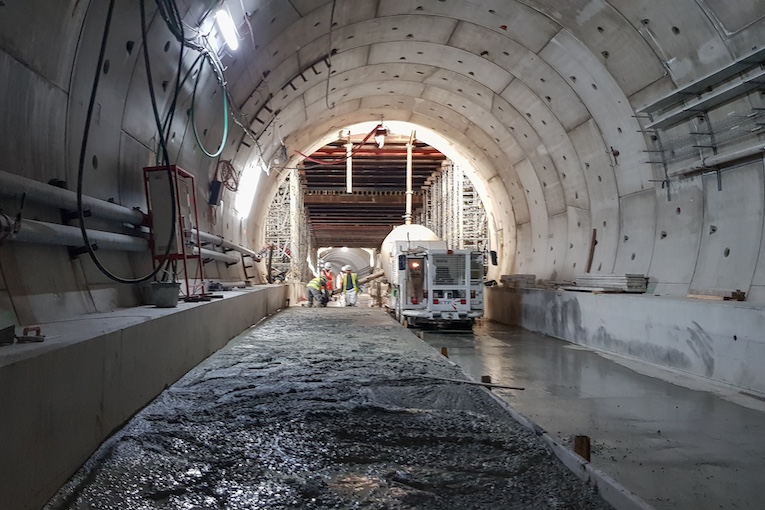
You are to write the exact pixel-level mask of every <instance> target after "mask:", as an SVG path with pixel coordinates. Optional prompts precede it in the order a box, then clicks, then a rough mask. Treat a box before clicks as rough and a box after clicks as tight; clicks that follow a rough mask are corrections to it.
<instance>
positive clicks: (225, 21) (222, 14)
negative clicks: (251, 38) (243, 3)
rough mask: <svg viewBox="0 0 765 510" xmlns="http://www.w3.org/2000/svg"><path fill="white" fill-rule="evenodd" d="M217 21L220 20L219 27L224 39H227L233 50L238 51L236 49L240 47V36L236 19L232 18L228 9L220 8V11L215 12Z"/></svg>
mask: <svg viewBox="0 0 765 510" xmlns="http://www.w3.org/2000/svg"><path fill="white" fill-rule="evenodd" d="M215 21H217V22H218V28H219V29H220V31H221V33H222V34H223V39H224V40H225V41H226V44H227V45H228V47H229V48H230V49H231V51H236V49H237V48H239V37H238V34H237V31H236V26H235V25H234V21H233V20H232V19H231V15H230V14H229V13H228V11H227V10H226V9H219V10H218V12H216V13H215Z"/></svg>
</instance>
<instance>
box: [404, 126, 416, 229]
mask: <svg viewBox="0 0 765 510" xmlns="http://www.w3.org/2000/svg"><path fill="white" fill-rule="evenodd" d="M413 139H414V132H412V136H411V139H410V140H409V143H408V144H406V213H405V214H404V223H405V224H407V225H411V224H412V145H413V143H412V142H413V141H414V140H413Z"/></svg>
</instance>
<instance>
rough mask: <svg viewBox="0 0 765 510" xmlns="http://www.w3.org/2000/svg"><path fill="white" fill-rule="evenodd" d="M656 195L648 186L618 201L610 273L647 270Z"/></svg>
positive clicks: (651, 246)
mask: <svg viewBox="0 0 765 510" xmlns="http://www.w3.org/2000/svg"><path fill="white" fill-rule="evenodd" d="M656 198H657V197H656V192H655V191H654V190H653V189H649V190H646V191H643V192H641V193H635V194H634V195H629V196H626V197H621V199H620V200H619V202H620V204H619V222H620V225H619V246H618V248H617V252H616V264H615V265H614V273H616V274H622V273H636V274H647V273H648V268H649V266H650V264H651V257H652V255H653V244H654V239H655V232H656Z"/></svg>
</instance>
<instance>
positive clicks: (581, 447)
mask: <svg viewBox="0 0 765 510" xmlns="http://www.w3.org/2000/svg"><path fill="white" fill-rule="evenodd" d="M574 453H576V454H577V455H579V456H580V457H582V458H583V459H584V460H586V461H587V462H589V461H590V437H589V436H574Z"/></svg>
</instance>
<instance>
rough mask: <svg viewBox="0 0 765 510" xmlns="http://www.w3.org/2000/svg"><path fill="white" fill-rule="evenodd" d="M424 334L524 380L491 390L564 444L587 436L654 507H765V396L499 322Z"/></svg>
mask: <svg viewBox="0 0 765 510" xmlns="http://www.w3.org/2000/svg"><path fill="white" fill-rule="evenodd" d="M425 340H426V341H428V343H430V344H431V345H432V346H433V347H436V348H440V347H448V353H449V357H450V359H451V360H452V361H454V362H455V363H457V364H458V365H460V366H461V367H462V368H463V369H464V370H465V371H466V372H467V373H469V374H471V375H472V376H473V377H475V378H480V376H481V375H491V376H492V379H493V382H495V383H500V384H508V385H515V386H524V387H525V388H526V389H525V391H507V390H494V391H495V393H496V394H497V395H500V396H502V397H503V398H504V399H506V400H507V401H508V402H509V403H510V404H511V405H512V407H513V408H515V409H516V410H518V411H519V412H520V413H521V414H523V415H525V416H527V417H528V418H529V419H531V420H532V421H534V422H535V423H537V424H538V425H540V426H541V427H543V428H545V429H546V430H547V431H548V432H549V433H550V434H551V435H553V436H557V437H558V438H560V440H561V441H562V442H566V441H570V439H571V436H573V435H587V436H590V437H591V440H592V463H593V464H594V465H595V466H597V467H600V468H601V469H603V470H604V471H605V472H607V473H609V474H610V475H611V476H613V477H614V478H615V479H616V480H617V481H618V482H620V483H621V484H622V485H624V486H626V487H627V488H628V489H630V490H632V491H633V492H634V493H636V494H637V495H638V496H640V497H641V498H643V499H644V500H645V501H647V502H648V503H650V504H652V505H653V506H655V507H656V508H657V509H662V508H664V509H688V510H691V509H694V510H695V509H707V508H709V509H711V508H762V474H763V472H765V440H763V437H765V403H763V401H762V400H760V399H759V398H758V397H753V396H748V395H746V394H742V393H741V392H739V391H738V390H737V389H736V388H734V387H730V386H722V385H719V384H715V383H713V382H710V381H706V380H703V379H701V378H698V377H694V376H688V375H684V374H681V373H678V372H673V371H668V370H666V369H663V368H658V367H656V366H653V365H650V364H647V363H640V362H628V361H625V360H623V359H620V358H615V357H613V358H611V357H606V356H604V355H601V354H598V353H596V352H593V351H591V350H589V349H587V348H584V347H580V346H576V345H573V344H569V343H566V342H563V341H561V340H557V339H553V338H550V337H547V336H544V335H541V334H537V333H531V332H527V331H524V330H521V329H520V328H512V327H509V326H501V325H497V324H495V323H487V324H485V325H481V326H480V327H477V328H476V329H475V335H474V336H471V335H444V334H435V333H426V334H425ZM667 380H671V381H673V382H667Z"/></svg>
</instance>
